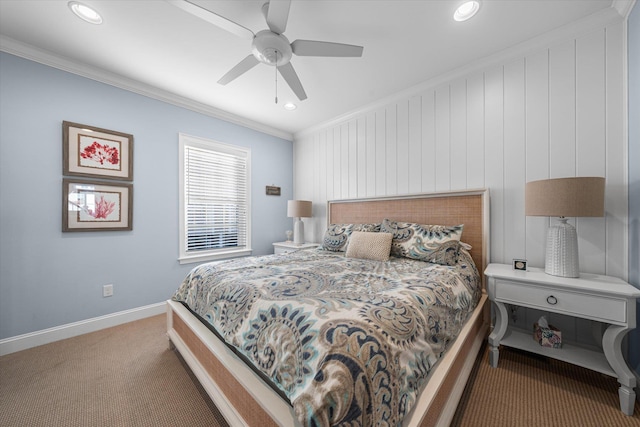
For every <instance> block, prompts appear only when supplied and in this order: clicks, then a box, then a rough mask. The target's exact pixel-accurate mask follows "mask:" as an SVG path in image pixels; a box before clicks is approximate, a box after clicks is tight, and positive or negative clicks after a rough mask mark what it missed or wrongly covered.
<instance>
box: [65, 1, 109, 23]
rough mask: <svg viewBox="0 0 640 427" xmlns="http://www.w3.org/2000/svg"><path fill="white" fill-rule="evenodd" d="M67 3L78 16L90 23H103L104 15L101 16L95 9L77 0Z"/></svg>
mask: <svg viewBox="0 0 640 427" xmlns="http://www.w3.org/2000/svg"><path fill="white" fill-rule="evenodd" d="M67 4H68V5H69V9H71V11H72V12H73V13H75V14H76V16H77V17H78V18H80V19H82V20H84V21H87V22H89V23H90V24H96V25H97V24H102V16H100V14H99V13H98V12H97V11H96V10H95V9H93V8H91V7H89V6H87V5H86V4H83V3H80V2H77V1H70V2H69V3H67Z"/></svg>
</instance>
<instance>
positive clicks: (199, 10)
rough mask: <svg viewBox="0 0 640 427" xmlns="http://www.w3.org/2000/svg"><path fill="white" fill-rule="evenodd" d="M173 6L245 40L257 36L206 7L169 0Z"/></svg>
mask: <svg viewBox="0 0 640 427" xmlns="http://www.w3.org/2000/svg"><path fill="white" fill-rule="evenodd" d="M167 1H168V2H169V3H171V4H172V5H174V6H176V7H179V8H180V9H182V10H184V11H185V12H188V13H190V14H192V15H194V16H197V17H198V18H200V19H204V20H205V21H207V22H209V23H211V24H213V25H215V26H216V27H219V28H222V29H223V30H226V31H228V32H230V33H231V34H235V35H236V36H238V37H242V38H243V39H249V40H252V39H253V37H254V36H255V34H253V31H251V30H250V29H248V28H246V27H243V26H242V25H240V24H237V23H235V22H233V21H231V20H229V19H227V18H225V17H224V16H220V15H218V14H217V13H214V12H211V11H210V10H208V9H205V8H204V7H200V6H198V5H197V4H194V3H191V2H189V1H187V0H167Z"/></svg>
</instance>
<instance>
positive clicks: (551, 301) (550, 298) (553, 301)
mask: <svg viewBox="0 0 640 427" xmlns="http://www.w3.org/2000/svg"><path fill="white" fill-rule="evenodd" d="M547 302H548V303H549V304H551V305H556V304H557V303H558V298H556V297H554V296H553V295H549V296H548V297H547Z"/></svg>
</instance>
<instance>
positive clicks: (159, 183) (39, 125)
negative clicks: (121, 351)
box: [0, 53, 293, 339]
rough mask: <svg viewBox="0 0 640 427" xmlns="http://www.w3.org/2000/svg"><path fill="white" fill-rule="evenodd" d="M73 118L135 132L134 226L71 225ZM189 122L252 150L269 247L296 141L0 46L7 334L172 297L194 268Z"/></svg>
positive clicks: (258, 249)
mask: <svg viewBox="0 0 640 427" xmlns="http://www.w3.org/2000/svg"><path fill="white" fill-rule="evenodd" d="M63 120H68V121H72V122H77V123H82V124H87V125H92V126H97V127H101V128H106V129H112V130H116V131H120V132H125V133H130V134H133V135H134V181H133V189H134V190H133V197H134V202H133V231H130V232H88V233H62V231H61V222H62V219H61V218H62V193H61V192H62V121H63ZM179 132H183V133H187V134H191V135H195V136H199V137H204V138H210V139H214V140H217V141H221V142H225V143H230V144H236V145H240V146H244V147H250V148H251V152H252V171H251V172H252V199H253V200H252V201H253V204H252V212H251V215H252V240H253V245H252V246H253V249H254V254H257V255H262V254H266V253H271V252H272V251H273V247H272V245H271V244H272V243H273V242H274V241H281V240H284V231H285V230H287V229H290V228H291V219H290V218H287V215H286V213H287V212H286V210H287V209H286V201H287V200H288V199H290V198H292V195H293V191H292V186H293V146H292V143H291V142H290V141H286V140H283V139H280V138H277V137H273V136H270V135H266V134H263V133H261V132H257V131H254V130H251V129H248V128H245V127H242V126H238V125H235V124H231V123H228V122H225V121H222V120H218V119H215V118H212V117H209V116H206V115H203V114H199V113H196V112H193V111H190V110H187V109H184V108H180V107H176V106H174V105H171V104H167V103H164V102H161V101H157V100H154V99H150V98H148V97H145V96H142V95H138V94H135V93H132V92H128V91H125V90H121V89H118V88H115V87H113V86H109V85H106V84H103V83H99V82H96V81H94V80H90V79H87V78H83V77H79V76H77V75H74V74H71V73H67V72H64V71H60V70H57V69H55V68H51V67H48V66H44V65H41V64H38V63H35V62H32V61H29V60H25V59H22V58H19V57H16V56H13V55H9V54H6V53H0V339H2V338H7V337H12V336H16V335H20V334H24V333H28V332H32V331H38V330H42V329H46V328H50V327H54V326H58V325H63V324H67V323H71V322H76V321H80V320H84V319H89V318H93V317H97V316H101V315H105V314H110V313H115V312H118V311H122V310H127V309H131V308H136V307H141V306H144V305H148V304H154V303H158V302H161V301H164V300H166V299H168V298H169V297H171V295H172V293H173V292H174V291H175V289H177V287H178V285H179V284H180V282H181V281H182V279H183V278H184V277H185V276H186V274H187V273H188V271H189V270H190V269H191V268H192V267H193V266H194V264H189V265H179V264H178V261H177V257H178V133H179ZM272 184H273V185H278V186H281V187H282V195H281V196H280V197H277V196H266V195H265V185H272ZM107 283H112V284H113V285H114V296H113V297H110V298H103V297H102V285H104V284H107Z"/></svg>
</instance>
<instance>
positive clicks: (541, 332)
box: [533, 322, 562, 348]
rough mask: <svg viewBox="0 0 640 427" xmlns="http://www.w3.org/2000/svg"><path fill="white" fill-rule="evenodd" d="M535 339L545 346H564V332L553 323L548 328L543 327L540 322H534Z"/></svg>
mask: <svg viewBox="0 0 640 427" xmlns="http://www.w3.org/2000/svg"><path fill="white" fill-rule="evenodd" d="M533 339H534V340H536V341H537V342H538V343H539V344H540V345H541V346H543V347H551V348H560V347H562V332H560V330H559V329H558V328H555V327H554V326H553V325H549V327H548V328H544V327H541V326H540V325H538V323H537V322H536V323H534V324H533Z"/></svg>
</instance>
